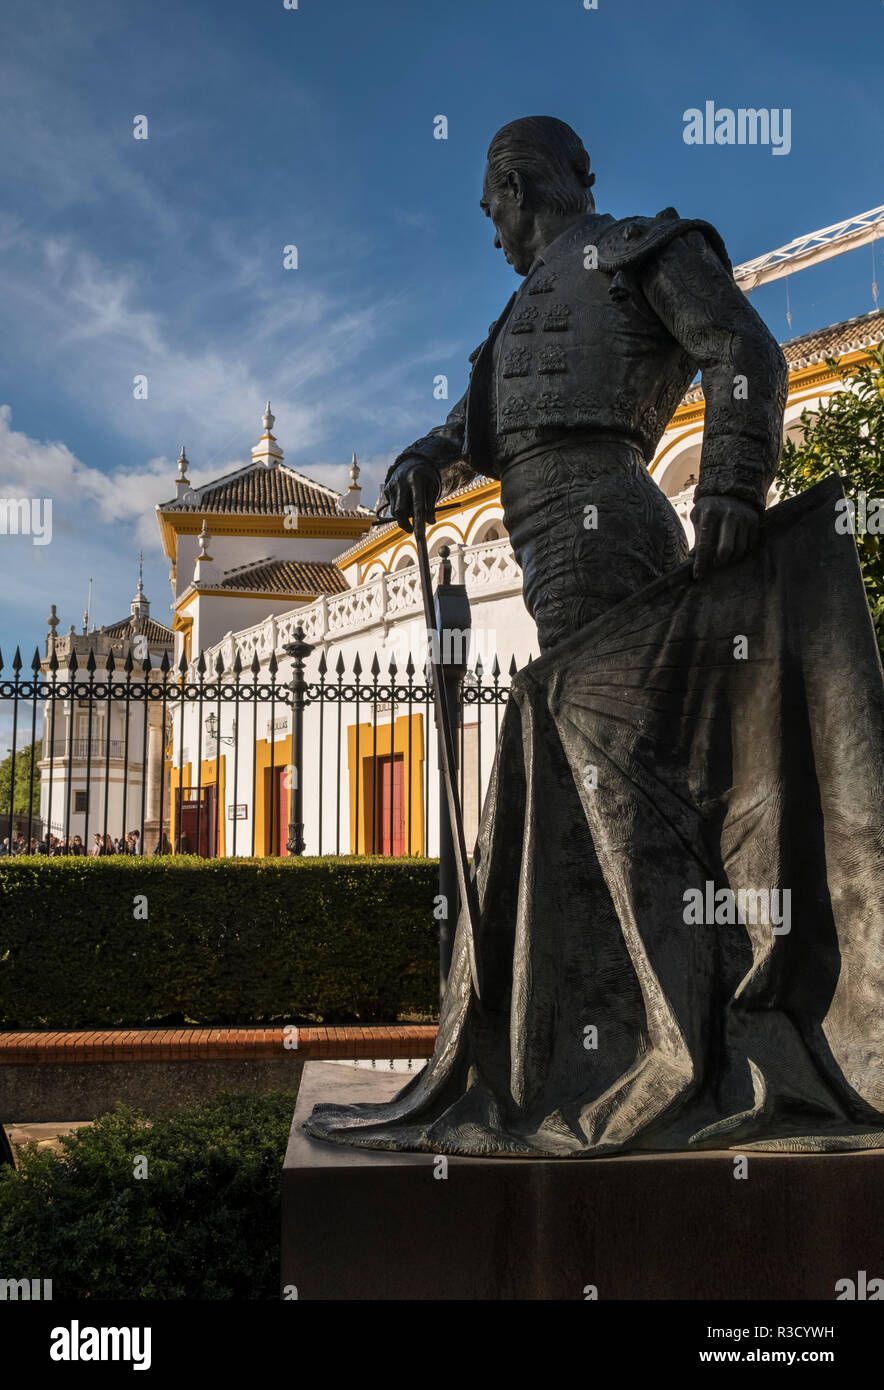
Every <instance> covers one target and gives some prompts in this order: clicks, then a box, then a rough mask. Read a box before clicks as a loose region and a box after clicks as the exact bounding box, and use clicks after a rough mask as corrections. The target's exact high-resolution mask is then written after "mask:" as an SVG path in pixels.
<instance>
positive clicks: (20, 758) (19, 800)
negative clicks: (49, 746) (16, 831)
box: [0, 738, 43, 817]
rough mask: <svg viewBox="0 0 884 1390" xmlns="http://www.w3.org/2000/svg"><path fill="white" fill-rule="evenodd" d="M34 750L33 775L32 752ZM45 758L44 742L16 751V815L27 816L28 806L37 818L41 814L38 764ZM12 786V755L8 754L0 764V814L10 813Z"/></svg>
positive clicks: (39, 741) (38, 740)
mask: <svg viewBox="0 0 884 1390" xmlns="http://www.w3.org/2000/svg"><path fill="white" fill-rule="evenodd" d="M32 749H33V760H34V763H33V774H32V773H31V750H32ZM42 756H43V752H42V740H41V739H39V738H38V739H37V742H36V743H34V744H30V743H29V744H28V745H27V746H26V747H24V748H16V750H15V804H14V806H13V808H12V809H13V812H14V813H15V815H17V816H19V815H25V816H26V815H27V814H28V804H29V801H30V805H31V806H32V808H33V815H34V816H35V817H37V816H39V814H40V769H39V767H38V763H39V761H40V759H41V757H42ZM11 784H12V754H11V753H9V754H7V756H6V758H4V760H3V762H2V763H0V812H7V813H8V811H9V801H10V795H9V793H10V787H11Z"/></svg>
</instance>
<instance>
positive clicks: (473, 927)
mask: <svg viewBox="0 0 884 1390" xmlns="http://www.w3.org/2000/svg"><path fill="white" fill-rule="evenodd" d="M414 539H415V544H416V546H417V559H418V569H419V572H420V577H421V592H422V594H423V601H424V618H425V620H426V626H427V640H428V642H429V643H430V654H431V658H432V660H431V663H430V664H431V667H432V674H433V682H432V683H433V702H434V705H435V711H436V728H437V730H438V734H439V743H440V746H441V753H442V765H443V773H444V778H443V780H444V785H445V794H446V805H447V810H448V822H449V825H450V827H451V833H452V837H453V839H454V862H455V866H456V871H457V884H458V888H459V889H460V897H461V902H462V904H463V914H464V929H465V931H466V945H467V954H468V956H469V962H470V975H471V977H472V981H473V992H474V993H475V995H476V998H477V999H481V997H482V995H481V983H480V979H479V967H478V961H477V957H476V935H477V928H478V925H479V902H478V898H477V896H476V885H475V883H474V882H473V879H472V875H471V873H470V865H469V860H468V858H467V848H466V841H465V839H464V831H463V816H462V814H461V809H460V798H459V796H458V788H457V754H456V751H455V741H454V733H453V731H452V727H451V718H450V711H449V707H448V701H447V699H446V694H445V671H444V667H443V661H444V654H443V650H442V647H443V643H444V640H445V637H444V631H445V629H446V627H450V628H451V629H454V628H455V627H457V626H461V627H463V626H465V624H463V623H461V624H456V623H451V624H449V623H447V622H446V620H445V615H444V614H442V613H440V614H439V615H438V616H437V613H436V609H435V607H434V604H433V579H432V575H431V573H430V557H429V553H428V551H427V537H426V532H425V530H424V527H423V526H422V525H421V524H419V523H418V522H415V526H414ZM450 587H452V588H455V587H456V588H458V589H460V588H462V586H450ZM460 597H462V599H463V600H466V590H465V589H463V593H462V595H461V596H460ZM449 641H450V639H449ZM434 645H435V647H436V648H438V650H436V651H434ZM449 655H450V653H449ZM440 830H441V827H440ZM450 906H451V904H449V909H450ZM449 915H450V911H449Z"/></svg>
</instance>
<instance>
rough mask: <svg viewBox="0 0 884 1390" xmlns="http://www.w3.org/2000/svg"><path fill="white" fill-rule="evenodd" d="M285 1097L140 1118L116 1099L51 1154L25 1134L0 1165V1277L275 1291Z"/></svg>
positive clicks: (65, 1285) (57, 1292)
mask: <svg viewBox="0 0 884 1390" xmlns="http://www.w3.org/2000/svg"><path fill="white" fill-rule="evenodd" d="M294 1108H295V1096H294V1095H293V1094H288V1093H282V1092H277V1093H274V1094H272V1095H263V1096H236V1095H223V1096H216V1097H215V1099H214V1100H211V1101H208V1102H206V1103H205V1104H203V1105H199V1106H194V1107H193V1108H192V1109H190V1110H184V1111H181V1112H179V1113H178V1114H176V1115H174V1116H169V1117H161V1118H154V1119H152V1120H146V1119H144V1118H143V1117H141V1116H139V1115H138V1114H136V1113H135V1112H134V1111H132V1110H129V1109H126V1108H125V1107H122V1106H121V1107H119V1108H118V1109H117V1110H116V1111H114V1113H113V1114H110V1115H105V1116H103V1117H102V1118H101V1119H100V1120H97V1121H96V1123H95V1124H93V1125H86V1126H84V1128H82V1129H80V1130H78V1131H77V1132H76V1133H75V1134H69V1135H66V1136H65V1137H64V1138H63V1139H62V1140H61V1145H62V1151H61V1153H54V1152H52V1151H45V1150H44V1151H40V1150H39V1149H38V1147H37V1145H36V1144H28V1145H27V1146H25V1148H23V1149H22V1150H21V1151H20V1153H19V1157H18V1163H19V1166H18V1168H15V1169H13V1168H9V1167H6V1168H2V1169H0V1249H2V1251H3V1273H4V1277H6V1278H39V1279H51V1280H52V1297H53V1299H56V1300H58V1299H73V1300H79V1299H85V1298H93V1299H95V1298H101V1299H115V1298H190V1299H221V1298H237V1299H266V1298H278V1297H279V1203H280V1180H281V1175H282V1162H283V1158H284V1155H285V1147H286V1142H287V1140H288V1134H289V1129H290V1128H291V1123H292V1115H293V1113H294ZM142 1157H143V1159H144V1160H146V1176H143V1177H136V1176H135V1173H136V1169H137V1170H138V1171H140V1172H142V1173H144V1172H145V1165H144V1164H143V1163H142V1162H141V1161H140V1159H141V1158H142ZM19 1271H21V1273H19Z"/></svg>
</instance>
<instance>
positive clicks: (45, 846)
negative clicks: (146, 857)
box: [0, 830, 142, 859]
mask: <svg viewBox="0 0 884 1390" xmlns="http://www.w3.org/2000/svg"><path fill="white" fill-rule="evenodd" d="M141 852H142V846H141V835H140V834H139V832H138V831H137V830H130V831H129V833H128V835H126V836H125V838H124V837H123V836H122V835H120V836H118V837H117V838H114V837H113V836H112V835H102V834H100V833H99V832H98V831H96V833H95V835H94V836H93V837H92V844H91V845H90V846H89V847H88V848H87V847H86V845H85V844H84V843H83V838H82V836H81V835H71V836H70V837H69V838H66V839H60V838H59V837H58V836H57V835H44V836H43V838H42V839H37V837H36V836H33V835H32V836H31V838H30V840H28V839H27V837H26V836H24V835H22V834H18V835H13V836H12V837H11V838H10V836H8V835H7V837H6V839H5V840H3V841H2V842H0V859H6V858H9V857H10V856H12V855H17V854H48V855H50V856H53V857H54V856H57V855H60V854H75V855H78V854H85V855H88V856H89V858H91V859H97V858H98V857H99V856H100V855H105V854H141Z"/></svg>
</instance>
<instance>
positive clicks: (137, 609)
mask: <svg viewBox="0 0 884 1390" xmlns="http://www.w3.org/2000/svg"><path fill="white" fill-rule="evenodd" d="M129 611H130V613H131V614H132V617H133V618H146V617H148V616H149V614H150V604H149V603H148V601H147V599H146V598H145V597H144V551H143V550H140V551H139V552H138V588H137V589H136V591H135V597H134V598H133V600H132V602H131V604H130V605H129Z"/></svg>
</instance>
